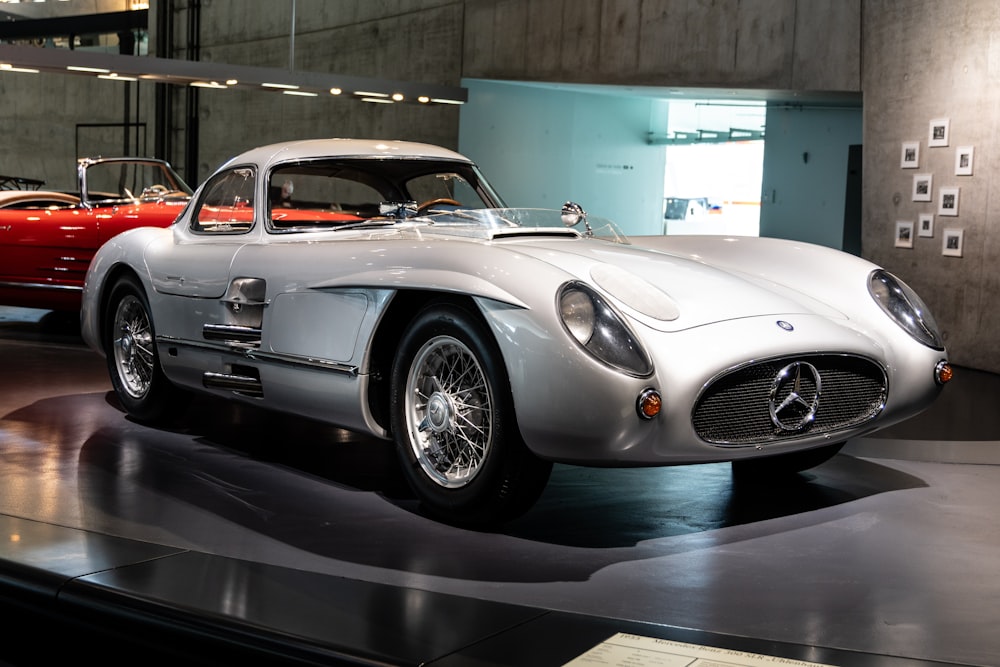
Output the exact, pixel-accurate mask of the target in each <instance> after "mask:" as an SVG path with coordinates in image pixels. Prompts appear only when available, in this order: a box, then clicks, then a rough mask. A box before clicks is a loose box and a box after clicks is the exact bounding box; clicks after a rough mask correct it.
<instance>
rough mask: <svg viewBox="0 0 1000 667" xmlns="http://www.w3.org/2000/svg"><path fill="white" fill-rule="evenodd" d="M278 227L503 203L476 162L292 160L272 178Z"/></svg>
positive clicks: (271, 203) (271, 201) (272, 214)
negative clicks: (475, 164) (480, 171)
mask: <svg viewBox="0 0 1000 667" xmlns="http://www.w3.org/2000/svg"><path fill="white" fill-rule="evenodd" d="M267 187H268V192H267V195H268V216H267V219H268V220H269V221H270V229H271V231H274V232H293V231H315V230H316V229H318V228H329V227H338V226H341V225H346V224H350V223H357V222H360V221H365V220H386V219H400V218H403V217H412V216H415V215H429V214H432V213H436V212H441V211H449V210H456V209H482V208H495V207H498V206H503V202H502V201H501V200H500V198H499V197H498V196H497V194H496V192H494V190H493V189H492V188H491V187H490V186H489V184H488V183H487V182H486V180H485V179H484V178H483V177H482V175H481V174H480V173H479V171H478V170H477V169H476V167H475V166H474V165H472V164H469V163H467V162H459V161H453V160H433V159H393V158H388V159H387V158H357V157H352V158H324V159H320V160H309V161H302V162H294V163H286V164H282V165H279V166H277V167H275V168H274V169H272V170H271V173H270V174H269V176H268V180H267Z"/></svg>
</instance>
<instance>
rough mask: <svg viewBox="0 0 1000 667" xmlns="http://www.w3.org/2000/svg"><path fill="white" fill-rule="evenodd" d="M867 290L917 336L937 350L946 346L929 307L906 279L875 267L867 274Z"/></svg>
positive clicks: (895, 318) (896, 321) (910, 332)
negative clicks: (903, 279) (905, 281)
mask: <svg viewBox="0 0 1000 667" xmlns="http://www.w3.org/2000/svg"><path fill="white" fill-rule="evenodd" d="M868 292H869V293H870V294H871V295H872V298H873V299H875V303H877V304H878V305H879V306H880V307H881V308H882V310H883V311H885V313H886V315H888V316H889V317H890V318H892V320H893V321H894V322H895V323H896V324H898V325H899V326H900V327H902V328H903V330H904V331H906V333H908V334H910V336H912V337H913V338H914V340H916V341H918V342H920V343H923V344H924V345H926V346H927V347H932V348H934V349H935V350H943V349H944V344H943V343H942V342H941V334H940V333H938V327H937V323H936V322H935V321H934V317H933V316H932V315H931V311H930V309H928V308H927V305H926V304H925V303H924V302H923V301H922V300H921V299H920V297H919V296H917V293H916V292H914V291H913V290H912V289H911V288H910V287H909V286H908V285H907V284H906V283H904V282H903V281H902V280H900V279H899V278H897V277H896V276H894V275H892V274H891V273H889V272H888V271H885V270H884V269H876V270H875V271H872V273H871V275H870V276H869V277H868Z"/></svg>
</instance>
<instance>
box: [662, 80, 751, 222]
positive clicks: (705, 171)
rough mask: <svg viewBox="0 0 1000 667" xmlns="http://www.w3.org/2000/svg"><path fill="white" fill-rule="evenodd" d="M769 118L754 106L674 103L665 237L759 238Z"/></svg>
mask: <svg viewBox="0 0 1000 667" xmlns="http://www.w3.org/2000/svg"><path fill="white" fill-rule="evenodd" d="M765 114H766V110H765V107H764V105H763V104H756V103H745V104H738V105H734V104H725V103H718V102H713V101H711V100H706V101H701V102H694V101H690V102H689V101H685V102H675V101H671V103H670V107H669V120H668V132H667V139H666V140H665V141H664V143H665V144H666V150H665V160H666V168H665V170H664V181H663V233H664V234H728V235H740V236H758V235H759V233H760V193H761V183H762V181H763V173H764V123H765Z"/></svg>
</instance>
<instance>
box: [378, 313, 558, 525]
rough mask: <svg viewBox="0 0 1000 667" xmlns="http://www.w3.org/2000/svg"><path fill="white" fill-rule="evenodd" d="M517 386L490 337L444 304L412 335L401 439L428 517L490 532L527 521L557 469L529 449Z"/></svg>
mask: <svg viewBox="0 0 1000 667" xmlns="http://www.w3.org/2000/svg"><path fill="white" fill-rule="evenodd" d="M510 391H511V390H510V383H509V381H508V379H507V373H506V370H505V368H504V365H503V360H502V358H501V356H500V352H499V350H498V349H497V346H496V343H495V342H494V341H493V339H492V337H491V335H490V333H489V331H488V330H487V329H486V327H485V326H484V325H483V324H482V323H481V322H480V321H479V319H478V318H477V317H476V316H475V315H474V314H472V313H470V312H468V311H467V310H465V309H463V308H461V307H459V306H457V305H451V304H437V305H434V306H432V307H430V308H427V309H425V310H424V311H423V312H421V313H420V314H419V315H418V316H417V317H416V318H415V319H414V321H413V322H412V324H411V325H410V326H409V328H408V329H407V331H406V333H405V334H404V335H403V339H402V341H401V344H400V346H399V348H398V350H397V353H396V356H395V359H394V362H393V369H392V386H391V401H390V402H391V411H392V417H391V419H392V431H393V434H394V437H395V441H396V447H397V449H398V451H399V455H400V458H401V460H402V463H403V469H404V474H405V475H406V478H407V481H408V482H409V484H410V486H411V488H412V489H413V490H414V492H415V493H416V494H417V496H418V498H419V499H420V501H421V504H422V505H423V506H424V507H425V508H426V509H427V511H428V512H429V513H431V514H433V515H435V516H437V517H438V518H441V519H444V520H447V521H450V522H453V523H459V524H469V525H480V526H485V525H490V524H496V523H499V522H503V521H506V520H509V519H512V518H514V517H516V516H518V515H520V514H522V513H523V512H525V511H526V510H527V509H528V508H530V507H531V505H533V504H534V502H535V501H536V500H537V499H538V496H539V495H540V494H541V492H542V490H543V489H544V488H545V484H546V483H547V481H548V477H549V472H550V471H551V468H552V464H551V463H549V462H547V461H542V460H541V459H539V458H537V457H535V456H534V455H533V454H532V453H531V452H530V451H529V450H528V448H527V447H526V446H525V444H524V442H523V440H522V439H521V435H520V432H519V430H518V427H517V423H516V421H515V417H514V409H513V400H512V398H511V393H510Z"/></svg>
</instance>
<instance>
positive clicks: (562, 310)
mask: <svg viewBox="0 0 1000 667" xmlns="http://www.w3.org/2000/svg"><path fill="white" fill-rule="evenodd" d="M559 315H560V316H561V317H562V321H563V323H564V324H565V325H566V328H567V329H569V332H570V333H571V334H573V338H576V339H577V340H578V341H580V344H582V345H586V344H587V341H589V340H590V337H591V335H593V333H594V302H593V301H591V300H590V297H589V296H588V295H587V293H586V292H581V291H579V290H566V291H564V292H563V293H562V296H561V297H560V299H559Z"/></svg>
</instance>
